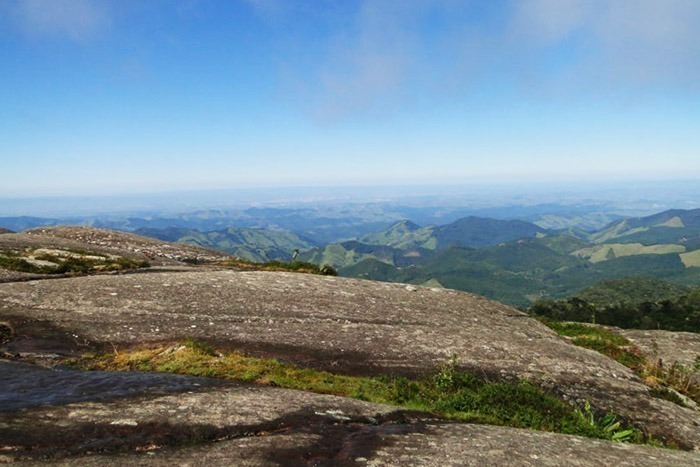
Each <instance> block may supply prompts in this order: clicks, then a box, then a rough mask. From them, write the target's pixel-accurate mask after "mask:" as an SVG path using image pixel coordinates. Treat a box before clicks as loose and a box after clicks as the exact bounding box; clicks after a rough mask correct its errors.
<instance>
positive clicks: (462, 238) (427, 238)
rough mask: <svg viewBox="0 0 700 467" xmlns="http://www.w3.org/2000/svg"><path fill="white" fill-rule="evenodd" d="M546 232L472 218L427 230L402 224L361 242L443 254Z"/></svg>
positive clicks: (514, 223) (525, 224)
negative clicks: (456, 247)
mask: <svg viewBox="0 0 700 467" xmlns="http://www.w3.org/2000/svg"><path fill="white" fill-rule="evenodd" d="M546 232H547V230H546V229H543V228H541V227H538V226H537V225H535V224H532V223H530V222H525V221H520V220H499V219H489V218H484V217H475V216H469V217H464V218H461V219H458V220H456V221H454V222H452V223H450V224H446V225H440V226H433V225H431V226H427V227H419V226H418V225H416V224H414V223H412V222H410V221H400V222H397V223H395V224H393V225H392V226H390V227H389V228H388V229H386V230H383V231H381V232H377V233H374V234H367V235H364V236H363V237H361V238H360V241H361V242H362V243H367V244H375V245H387V246H392V247H395V248H402V249H415V248H423V249H429V250H443V249H445V248H450V247H452V246H462V247H471V248H482V247H487V246H492V245H498V244H499V243H504V242H511V241H514V240H518V239H521V238H534V237H536V236H538V235H543V234H545V233H546Z"/></svg>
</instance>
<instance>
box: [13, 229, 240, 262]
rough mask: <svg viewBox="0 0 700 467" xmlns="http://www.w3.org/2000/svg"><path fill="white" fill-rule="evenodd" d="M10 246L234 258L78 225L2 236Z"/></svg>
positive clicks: (179, 258)
mask: <svg viewBox="0 0 700 467" xmlns="http://www.w3.org/2000/svg"><path fill="white" fill-rule="evenodd" d="M10 248H59V249H78V250H85V249H88V250H90V251H92V252H96V253H103V254H116V255H119V256H124V257H126V258H132V259H138V260H148V261H151V262H152V263H153V264H171V265H172V264H182V262H198V261H199V262H206V261H226V260H230V259H234V258H233V257H232V256H231V255H227V254H224V253H221V252H218V251H214V250H209V249H207V248H200V247H196V246H190V245H184V244H181V243H170V242H163V241H161V240H156V239H151V238H146V237H141V236H139V235H134V234H131V233H127V232H119V231H116V230H108V229H98V228H94V227H75V226H57V227H41V228H37V229H31V230H27V231H25V232H22V233H17V234H4V235H2V236H0V249H10Z"/></svg>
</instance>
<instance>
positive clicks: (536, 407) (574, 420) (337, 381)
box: [75, 340, 644, 442]
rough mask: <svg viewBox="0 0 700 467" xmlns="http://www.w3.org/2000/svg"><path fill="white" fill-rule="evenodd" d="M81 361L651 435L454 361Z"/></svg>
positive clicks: (508, 420) (571, 429)
mask: <svg viewBox="0 0 700 467" xmlns="http://www.w3.org/2000/svg"><path fill="white" fill-rule="evenodd" d="M75 364H76V365H78V366H80V367H82V368H84V369H90V370H117V371H131V370H138V371H159V372H168V373H177V374H188V375H194V376H206V377H215V378H225V379H231V380H237V381H244V382H249V383H257V384H264V385H270V386H277V387H283V388H290V389H300V390H305V391H312V392H316V393H323V394H334V395H339V396H345V397H353V398H357V399H361V400H365V401H370V402H376V403H384V404H392V405H397V406H401V407H405V408H409V409H415V410H422V411H427V412H431V413H433V414H436V415H438V416H441V417H443V418H446V419H452V420H460V421H464V422H472V423H486V424H495V425H504V426H511V427H519V428H530V429H535V430H545V431H554V432H559V433H567V434H573V435H581V436H587V437H593V438H601V439H617V440H620V441H634V442H641V441H643V440H644V436H643V435H642V433H641V432H640V431H638V430H627V429H625V428H624V427H622V426H621V425H620V424H619V423H618V422H617V421H616V420H615V416H614V415H612V414H606V415H603V416H601V417H600V418H599V417H597V416H595V415H594V414H593V412H592V411H591V409H590V407H588V409H587V410H588V412H585V409H580V408H576V407H573V406H572V405H570V404H569V403H567V402H565V401H563V400H561V399H559V398H557V397H555V396H553V395H551V394H548V393H546V392H544V391H542V390H541V389H539V388H538V387H536V386H535V385H533V384H532V383H530V382H528V381H515V382H506V381H490V380H488V379H485V378H483V377H479V376H476V375H474V374H471V373H467V372H463V371H459V370H458V369H457V367H456V364H455V362H452V363H450V364H446V365H444V366H443V367H442V368H441V370H440V371H439V372H437V373H436V374H432V375H426V376H424V377H421V378H417V379H408V378H404V377H396V376H378V377H354V376H346V375H338V374H332V373H328V372H324V371H317V370H314V369H310V368H300V367H297V366H294V365H291V364H288V363H283V362H280V361H278V360H275V359H262V358H253V357H248V356H245V355H243V354H241V353H239V352H227V353H220V352H217V351H216V350H215V349H213V348H211V347H209V346H207V345H206V344H202V343H200V342H198V341H194V340H186V341H184V342H182V343H181V344H180V345H177V346H175V347H169V348H165V347H161V348H154V349H144V350H136V351H131V352H115V353H114V354H110V355H103V356H99V357H83V358H82V359H81V360H79V361H76V362H75ZM582 410H583V411H582ZM611 420H612V421H613V422H612V423H611V422H610V421H611ZM615 423H617V425H615V427H614V428H613V429H611V428H610V426H611V425H614V424H615Z"/></svg>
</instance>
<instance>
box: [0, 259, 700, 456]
mask: <svg viewBox="0 0 700 467" xmlns="http://www.w3.org/2000/svg"><path fill="white" fill-rule="evenodd" d="M0 320H3V321H7V322H9V323H11V325H12V326H13V328H14V329H15V334H16V338H15V339H13V340H12V341H11V342H10V343H8V344H7V348H8V350H9V351H10V352H15V353H22V352H31V351H37V350H40V351H42V352H49V348H50V347H52V346H53V347H55V348H60V349H61V351H63V352H70V351H76V352H79V351H80V350H81V346H85V347H89V346H91V345H95V344H106V345H109V348H110V349H111V348H112V346H116V347H117V348H119V347H123V346H129V345H144V344H148V343H156V342H164V341H173V340H179V339H182V338H184V337H195V338H198V339H203V340H206V341H208V342H211V343H214V344H216V345H218V346H225V347H229V348H236V349H241V350H243V351H246V352H248V353H253V354H256V353H257V354H262V355H272V356H277V357H280V358H283V359H287V360H291V361H294V362H297V363H301V364H306V365H312V366H316V367H321V368H324V369H329V370H333V371H336V372H360V373H366V374H372V373H377V372H381V373H422V372H426V371H431V370H434V369H436V368H437V367H438V366H439V365H440V364H443V363H445V362H447V361H448V360H449V359H450V358H451V357H452V356H453V355H454V356H456V358H457V362H458V364H459V365H460V366H462V367H464V368H467V369H470V370H476V371H480V372H483V373H485V374H487V375H493V376H497V377H506V378H509V377H522V378H528V379H532V380H534V381H537V382H538V383H539V384H540V385H542V386H544V387H546V388H549V389H550V390H552V391H555V392H558V393H560V394H563V395H564V396H566V397H569V398H573V399H576V400H578V401H582V400H589V401H590V402H591V403H592V404H593V406H594V407H595V408H597V409H598V410H600V411H603V412H606V411H613V412H615V413H617V414H618V415H619V416H621V417H623V418H625V419H627V420H631V421H633V422H634V423H636V424H638V425H640V426H642V427H644V428H645V429H646V430H648V431H649V432H651V433H652V434H654V435H655V436H657V437H660V438H665V439H668V438H671V439H674V440H676V441H677V442H679V443H680V444H681V445H682V446H685V447H687V448H692V449H698V448H700V413H699V412H697V411H693V410H690V409H686V408H683V407H680V406H678V405H675V404H673V403H671V402H668V401H666V400H661V399H658V398H655V397H652V396H651V394H650V392H649V389H648V387H647V386H645V385H644V384H643V383H642V382H641V381H640V380H639V379H638V378H637V377H636V376H635V375H634V374H633V373H632V372H630V371H629V370H628V369H626V368H625V367H623V366H621V365H619V364H617V363H615V362H613V361H611V360H610V359H608V358H606V357H603V356H601V355H599V354H597V353H595V352H592V351H588V350H585V349H581V348H577V347H574V346H572V345H570V344H569V343H568V342H567V341H566V340H565V339H563V338H560V337H559V336H557V335H555V334H554V333H552V332H551V331H550V330H549V329H548V328H546V327H545V326H543V325H541V324H540V323H538V322H537V321H535V320H532V319H531V318H529V317H527V316H526V315H524V314H522V313H520V312H518V311H517V310H514V309H513V308H510V307H508V306H505V305H502V304H499V303H497V302H493V301H490V300H486V299H484V298H480V297H477V296H474V295H471V294H467V293H464V292H457V291H450V290H445V289H429V288H416V287H407V286H405V285H401V284H387V283H375V282H370V281H362V280H352V279H342V278H334V277H321V276H312V275H305V274H294V273H272V272H236V271H217V270H193V271H186V272H161V273H152V274H131V275H120V276H90V277H76V278H70V279H57V280H50V281H35V282H25V283H6V284H0ZM47 336H48V337H47ZM37 341H38V342H39V344H40V345H37V344H36V342H37ZM37 347H38V348H37Z"/></svg>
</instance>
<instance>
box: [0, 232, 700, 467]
mask: <svg viewBox="0 0 700 467" xmlns="http://www.w3.org/2000/svg"><path fill="white" fill-rule="evenodd" d="M17 248H29V249H38V248H53V249H65V250H78V251H90V252H93V251H94V252H96V253H100V254H110V255H111V254H114V255H122V256H124V257H127V258H133V259H149V260H150V261H151V264H156V265H158V266H157V267H152V268H149V269H146V270H145V271H142V272H141V273H133V274H129V273H124V272H122V273H120V274H119V275H95V276H80V277H66V278H58V279H54V280H40V279H41V277H42V276H40V275H27V274H22V273H12V272H2V273H1V274H2V275H0V282H2V281H5V282H4V283H0V352H1V353H0V357H2V356H3V355H4V356H5V358H6V359H7V358H9V359H14V360H17V359H19V360H23V361H24V362H35V363H36V364H34V365H29V364H27V363H17V362H15V361H1V360H0V462H2V461H15V460H25V461H27V462H29V463H40V462H43V461H44V460H49V461H50V462H51V463H57V464H65V465H74V464H76V463H80V464H81V465H83V464H85V465H106V464H110V465H113V464H115V463H119V464H127V465H128V464H151V465H174V464H192V465H200V464H207V465H230V464H231V462H232V459H235V464H236V465H251V466H252V465H450V464H452V465H504V464H517V465H600V464H601V463H609V462H613V463H615V464H618V465H697V464H700V453H692V452H673V451H668V450H662V449H656V448H651V447H644V446H629V445H623V444H615V443H610V442H603V441H593V440H589V439H583V438H578V437H572V436H564V435H558V434H552V433H538V432H532V431H523V430H516V429H512V428H504V427H490V426H482V425H466V424H459V423H447V422H444V421H441V420H437V419H434V418H433V417H432V416H430V415H428V414H422V413H411V412H406V411H404V410H401V409H398V408H396V407H390V406H385V405H378V404H369V403H364V402H360V401H356V400H349V399H344V398H339V397H333V396H323V395H318V394H310V393H304V392H299V391H292V390H286V389H280V388H271V387H257V386H247V385H241V384H236V383H231V382H225V381H215V380H210V379H204V378H193V377H186V376H174V375H162V374H160V375H158V374H143V373H85V372H79V371H75V370H68V369H61V368H60V367H59V368H54V366H55V364H56V363H57V362H60V361H61V357H62V356H66V355H80V354H82V353H85V352H92V351H105V350H107V351H117V352H118V351H120V350H121V349H126V348H129V347H142V346H149V345H156V344H162V343H172V342H176V341H180V340H182V339H183V338H188V337H194V338H196V339H199V340H203V341H206V342H209V343H211V344H213V345H215V346H216V347H219V348H228V349H236V350H241V351H243V352H245V353H247V354H252V355H258V356H268V357H269V356H274V357H278V358H281V359H284V360H285V361H290V362H294V363H297V364H299V365H302V366H310V367H316V368H321V369H326V370H330V371H333V372H335V373H348V374H366V375H374V374H387V373H388V374H407V375H417V374H423V373H427V372H432V371H435V370H436V369H437V368H439V367H440V366H441V365H442V364H444V363H447V362H448V361H451V360H454V361H456V362H457V365H458V366H459V367H461V368H463V369H467V370H470V371H475V372H478V373H480V374H482V375H485V376H487V377H489V378H493V379H501V378H502V379H516V378H527V379H529V380H532V381H534V382H535V383H536V384H538V385H539V386H541V387H543V388H545V389H547V390H549V391H551V392H553V393H557V394H559V395H561V396H563V397H565V398H568V399H571V400H574V401H576V402H579V403H582V402H584V401H588V402H590V403H591V404H592V406H593V407H594V408H595V409H596V410H597V411H598V412H600V413H604V412H609V411H611V412H615V413H616V414H617V415H618V416H619V417H621V418H623V419H625V420H626V421H629V422H631V423H633V424H635V425H637V426H639V427H642V428H643V429H644V430H646V431H647V432H649V433H651V434H653V435H654V436H655V437H657V438H660V439H665V440H673V441H675V442H676V443H678V444H679V445H680V446H681V447H683V448H686V449H689V450H696V451H697V450H700V412H698V411H695V410H691V409H688V408H684V407H680V406H678V405H675V404H673V403H671V402H669V401H666V400H662V399H658V398H656V397H654V396H653V395H652V393H651V392H650V390H649V388H648V387H647V386H645V385H644V384H643V382H642V381H641V380H640V379H639V378H637V376H635V375H634V374H633V373H632V372H630V371H629V370H628V369H627V368H625V367H623V366H621V365H619V364H617V363H615V362H614V361H612V360H610V359H608V358H606V357H603V356H602V355H600V354H597V353H595V352H592V351H588V350H585V349H581V348H578V347H575V346H573V345H571V344H570V343H569V342H568V341H567V340H566V339H564V338H562V337H559V336H557V335H556V334H554V333H553V332H552V331H551V330H549V329H548V328H546V327H545V326H543V325H541V324H540V323H539V322H537V321H535V320H533V319H531V318H530V317H529V316H527V315H524V314H523V313H520V312H519V311H517V310H515V309H513V308H511V307H508V306H505V305H502V304H500V303H497V302H494V301H491V300H487V299H484V298H482V297H478V296H475V295H472V294H468V293H464V292H457V291H451V290H446V289H442V288H428V287H416V286H410V285H405V284H387V283H377V282H371V281H362V280H354V279H343V278H337V277H322V276H313V275H306V274H294V273H281V272H262V271H233V270H224V269H217V268H213V267H209V266H198V267H191V266H188V265H186V264H184V263H183V261H190V260H194V261H197V260H198V259H202V260H205V261H211V260H220V259H228V258H230V257H228V256H226V255H220V254H218V253H215V252H211V251H208V250H203V249H199V248H195V247H189V246H184V245H177V244H166V243H164V242H160V241H157V240H151V239H145V238H142V237H138V236H134V235H131V234H126V233H122V232H113V231H105V230H102V229H93V228H73V227H56V228H47V229H36V230H33V231H30V232H27V233H21V234H11V233H8V234H2V235H0V250H2V249H17ZM28 279H32V280H28ZM624 332H625V333H628V331H624ZM626 335H627V336H628V337H629V338H631V339H632V340H633V341H635V343H637V344H638V345H640V347H642V348H645V342H646V341H645V340H644V339H647V338H648V337H649V336H646V335H645V334H640V335H638V336H637V335H634V334H626ZM674 336H675V335H674ZM679 336H680V337H677V338H678V339H681V338H682V339H685V340H683V342H682V343H679V344H678V345H677V347H676V348H673V349H671V348H669V349H668V350H666V347H665V344H664V343H663V342H666V341H669V340H670V339H671V337H669V336H665V335H663V336H662V335H661V334H654V335H653V336H651V337H649V338H650V339H651V338H653V340H652V341H649V342H652V343H653V342H656V344H652V343H650V344H649V345H652V350H653V351H655V352H657V353H658V354H659V356H661V358H664V359H665V360H666V361H671V360H678V361H681V358H679V357H678V356H677V354H676V356H675V357H674V358H671V357H667V356H666V355H667V354H668V355H671V354H672V353H674V352H676V350H678V348H680V347H685V348H687V349H694V347H693V345H694V344H692V342H693V336H692V335H691V336H684V335H679ZM661 337H664V338H666V337H668V339H665V340H664V339H661ZM686 337H687V339H686ZM673 338H674V339H676V337H673ZM688 339H689V340H688ZM689 351H690V352H691V353H693V352H694V350H689ZM650 355H651V354H650ZM688 358H690V354H688ZM693 358H694V357H693ZM39 365H44V366H47V367H49V368H42V367H41V366H39Z"/></svg>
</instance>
